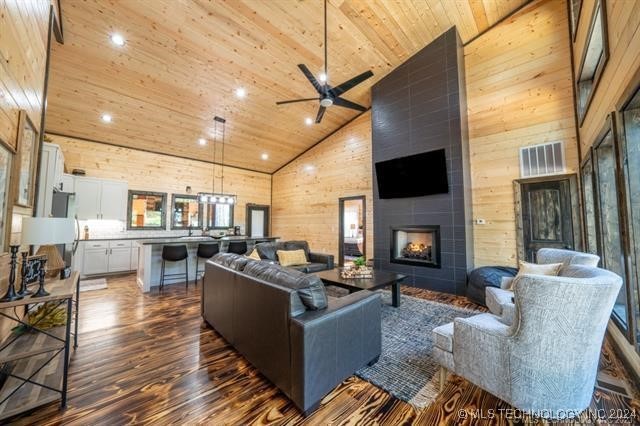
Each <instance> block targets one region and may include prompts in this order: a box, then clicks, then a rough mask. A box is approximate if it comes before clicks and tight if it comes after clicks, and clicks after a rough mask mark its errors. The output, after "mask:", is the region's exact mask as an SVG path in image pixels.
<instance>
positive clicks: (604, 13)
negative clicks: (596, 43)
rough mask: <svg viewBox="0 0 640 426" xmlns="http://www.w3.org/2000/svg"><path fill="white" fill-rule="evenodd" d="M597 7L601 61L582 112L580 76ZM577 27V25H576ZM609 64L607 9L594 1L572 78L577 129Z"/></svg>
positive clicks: (580, 125) (597, 0) (601, 3)
mask: <svg viewBox="0 0 640 426" xmlns="http://www.w3.org/2000/svg"><path fill="white" fill-rule="evenodd" d="M598 7H600V10H601V13H600V16H602V21H601V22H600V26H601V27H602V28H601V30H602V59H601V60H600V61H599V62H598V65H597V67H596V69H595V72H594V74H593V79H592V81H593V83H592V86H591V92H590V93H589V96H588V97H587V99H586V101H585V105H584V110H580V101H579V99H580V86H579V84H580V76H581V75H582V71H583V70H584V66H585V61H586V59H587V53H589V41H590V40H591V34H593V30H594V29H595V27H596V25H597V22H596V17H597V16H598V14H597V13H596V11H597V10H598ZM576 26H577V24H576ZM608 62H609V35H608V26H607V9H606V7H605V1H604V0H596V1H595V3H594V7H593V11H592V12H591V21H590V23H589V31H588V32H587V35H586V39H585V44H584V47H583V50H582V57H581V59H580V66H579V67H578V72H577V73H576V74H575V77H574V80H575V81H574V90H575V93H576V97H575V99H576V115H577V116H578V124H579V127H582V125H583V124H584V121H585V118H586V117H587V114H588V113H589V107H590V106H591V102H592V101H593V97H594V96H595V93H596V90H597V89H598V84H599V83H600V80H601V79H602V74H603V73H604V69H605V68H606V66H607V63H608Z"/></svg>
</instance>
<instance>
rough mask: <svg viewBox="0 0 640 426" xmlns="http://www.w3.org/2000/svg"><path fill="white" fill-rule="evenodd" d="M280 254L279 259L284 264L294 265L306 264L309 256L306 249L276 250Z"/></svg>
mask: <svg viewBox="0 0 640 426" xmlns="http://www.w3.org/2000/svg"><path fill="white" fill-rule="evenodd" d="M276 254H277V255H278V261H279V262H280V265H282V266H293V265H306V264H307V263H309V262H307V256H305V254H304V250H302V249H300V250H278V251H277V252H276Z"/></svg>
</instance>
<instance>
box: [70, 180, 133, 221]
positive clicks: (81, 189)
mask: <svg viewBox="0 0 640 426" xmlns="http://www.w3.org/2000/svg"><path fill="white" fill-rule="evenodd" d="M74 189H75V193H76V213H77V215H78V219H80V220H89V219H112V220H121V221H124V220H125V219H126V216H127V195H128V185H127V183H126V182H123V181H116V180H105V179H96V178H87V177H76V179H75V188H74Z"/></svg>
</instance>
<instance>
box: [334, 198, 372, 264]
mask: <svg viewBox="0 0 640 426" xmlns="http://www.w3.org/2000/svg"><path fill="white" fill-rule="evenodd" d="M339 206H340V235H339V240H338V252H339V253H338V261H339V264H340V266H344V265H348V264H350V263H352V262H353V261H354V260H355V259H357V258H359V257H364V258H365V260H366V252H367V241H366V240H367V226H366V213H365V212H366V198H365V196H364V195H358V196H355V197H345V198H340V200H339Z"/></svg>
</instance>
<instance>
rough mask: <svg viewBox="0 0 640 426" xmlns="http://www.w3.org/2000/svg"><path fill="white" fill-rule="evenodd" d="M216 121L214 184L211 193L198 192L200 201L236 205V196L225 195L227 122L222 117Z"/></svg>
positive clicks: (216, 117) (213, 165) (213, 166)
mask: <svg viewBox="0 0 640 426" xmlns="http://www.w3.org/2000/svg"><path fill="white" fill-rule="evenodd" d="M213 120H214V121H215V124H214V126H215V127H214V137H213V163H212V171H213V176H212V178H213V180H212V182H213V184H212V187H211V192H198V199H199V200H200V202H201V203H208V204H218V203H221V204H235V202H236V196H235V195H233V194H225V193H224V142H225V128H226V122H227V121H226V120H225V119H224V118H222V117H218V116H217V115H216V116H215V117H214V118H213ZM218 124H220V125H221V126H222V161H221V166H222V175H221V177H220V192H216V141H217V139H218V134H219V133H218Z"/></svg>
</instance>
